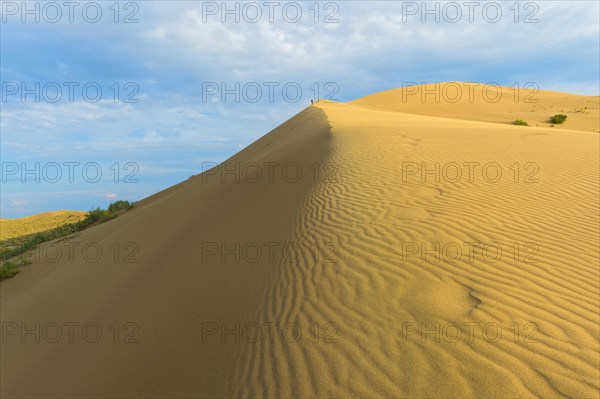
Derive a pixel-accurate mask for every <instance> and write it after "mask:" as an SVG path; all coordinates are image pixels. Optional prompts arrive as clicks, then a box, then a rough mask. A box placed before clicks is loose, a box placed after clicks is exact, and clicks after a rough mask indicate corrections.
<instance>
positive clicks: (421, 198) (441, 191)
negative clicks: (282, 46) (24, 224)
mask: <svg viewBox="0 0 600 399" xmlns="http://www.w3.org/2000/svg"><path fill="white" fill-rule="evenodd" d="M442 85H443V84H442ZM456 85H459V86H463V88H464V90H465V92H464V93H463V96H462V97H461V98H460V99H459V100H458V101H455V99H454V97H452V98H449V97H448V95H447V93H446V95H440V98H439V99H436V98H434V96H433V95H430V96H427V97H425V98H421V96H420V94H416V95H414V94H410V95H409V93H414V92H415V89H416V90H422V89H427V90H434V91H435V90H436V89H435V85H428V86H419V87H417V88H415V87H413V88H405V89H396V90H391V91H386V92H382V93H377V94H374V95H371V96H367V97H364V98H361V99H359V100H356V101H353V102H350V103H328V102H324V101H319V102H317V103H316V104H315V105H314V106H311V107H308V108H307V109H305V110H304V111H302V112H300V113H299V114H298V115H296V116H295V117H293V118H292V119H290V120H289V121H287V122H285V123H284V124H282V125H281V126H279V127H278V128H277V129H275V130H273V131H272V132H270V133H269V134H267V135H265V136H264V137H262V138H261V139H259V140H257V141H256V142H255V143H253V144H252V145H250V146H249V147H247V148H246V149H244V150H243V151H241V152H240V153H238V154H236V155H235V156H234V157H232V158H231V159H229V160H227V161H226V162H225V163H224V164H223V165H221V166H220V167H217V168H215V169H214V170H211V171H208V172H206V173H204V174H202V175H198V176H195V177H193V178H191V179H189V180H187V181H185V182H183V183H180V184H178V185H176V186H174V187H171V188H169V189H167V190H164V191H162V192H160V193H158V194H155V195H154V196H151V197H149V198H147V199H145V200H143V201H141V202H140V203H138V204H136V206H135V207H134V209H132V210H131V211H129V212H127V213H125V214H124V215H122V216H120V217H119V218H117V219H115V220H112V221H109V222H107V223H104V224H102V225H99V226H97V227H94V228H91V229H89V230H86V231H84V232H82V233H81V234H79V235H77V236H76V237H72V238H70V239H66V240H62V241H60V242H58V243H51V244H46V245H45V246H43V248H42V249H41V250H39V251H38V254H41V255H38V257H39V258H40V260H39V261H37V262H34V263H33V264H31V265H28V266H25V267H23V268H22V271H21V273H19V274H18V275H17V276H16V277H15V278H13V279H10V280H7V281H4V282H2V284H1V285H0V294H1V309H0V310H1V313H0V318H1V321H2V329H3V330H2V334H3V336H2V343H1V345H2V346H1V356H0V362H1V364H0V366H1V369H0V377H1V378H0V383H1V384H0V389H1V391H0V393H1V396H2V397H10V398H13V397H15V398H42V397H48V398H50V397H53V398H56V397H70V398H102V397H111V398H127V397H155V398H165V397H186V398H192V397H269V398H275V397H284V398H292V397H293V398H299V397H302V398H308V397H369V398H374V397H382V398H391V397H394V398H404V397H419V398H434V397H439V398H448V397H456V398H464V397H474V398H482V397H495V398H500V397H502V398H529V397H586V398H587V397H598V396H599V395H600V383H599V381H600V373H599V371H598V370H599V368H600V355H599V353H600V348H599V338H600V336H599V325H600V320H599V312H600V309H599V308H600V306H599V295H600V291H599V279H600V270H599V269H600V267H599V265H600V254H599V246H600V245H599V244H600V237H599V234H600V231H599V226H600V220H599V214H600V209H599V193H600V188H599V177H600V176H599V167H600V165H599V156H600V154H599V147H600V141H599V137H600V136H599V134H598V132H599V131H600V126H599V105H600V103H599V98H598V97H590V96H579V95H574V94H565V93H555V92H547V91H535V92H533V91H527V90H523V89H521V90H522V92H521V93H520V97H518V98H515V96H514V92H513V91H511V90H512V89H511V88H506V87H503V88H501V90H502V93H501V96H500V98H499V99H497V100H496V99H494V102H490V99H489V97H486V95H484V94H483V93H484V91H485V90H488V89H486V88H485V87H484V86H483V85H480V86H476V87H474V88H473V97H472V99H471V98H469V97H468V96H469V94H468V92H466V90H467V88H468V87H469V86H468V85H466V84H464V83H460V82H451V83H450V86H449V87H456ZM465 87H466V88H465ZM438 90H442V88H440V89H438ZM448 90H450V89H448ZM496 90H497V89H496ZM526 95H530V96H531V95H532V96H533V97H528V100H536V102H534V103H529V102H524V101H525V97H526ZM436 100H439V101H436ZM557 113H564V114H566V115H567V116H568V118H567V121H566V122H565V123H564V124H562V125H555V126H554V127H551V126H550V124H549V123H547V120H548V119H549V117H550V116H552V115H554V114H557ZM515 119H523V120H525V121H526V122H528V123H529V125H530V126H529V127H525V126H515V125H512V124H511V122H512V121H514V120H515ZM536 125H538V126H536ZM290 165H291V166H290ZM284 167H286V168H287V170H286V172H285V173H282V169H284ZM236 168H237V169H236ZM238 169H239V171H240V172H239V173H237V172H236V170H238ZM297 171H300V174H298V173H296V172H297ZM75 244H77V245H75ZM84 246H87V247H92V246H93V247H94V248H98V247H100V248H101V251H102V252H101V256H99V257H97V259H91V258H92V257H93V255H94V253H93V251H92V250H91V249H90V250H89V252H87V253H86V252H84V251H82V250H81V248H82V247H84ZM57 248H58V249H60V248H62V249H63V250H62V251H59V250H58V249H57ZM68 248H75V249H74V250H73V251H72V253H70V251H68V250H67V249H68ZM53 251H54V252H53ZM50 253H51V254H54V253H58V254H59V255H60V258H59V259H55V258H53V257H52V256H50V255H49V254H50ZM51 258H52V259H51ZM132 261H135V262H132ZM36 323H39V329H38V330H39V333H36V332H35V329H36V327H35V326H36ZM65 323H67V324H68V325H70V326H74V327H73V330H74V333H73V336H72V337H69V333H70V331H69V328H67V327H65V326H64V324H65ZM74 323H79V324H77V325H75V324H74ZM86 323H87V324H86ZM90 323H93V324H90ZM56 325H59V327H57V326H56ZM84 325H88V331H87V332H86V333H82V331H81V330H82V326H84ZM89 325H92V327H89ZM60 326H62V327H60ZM97 327H100V328H101V329H102V332H101V333H100V334H98V332H97ZM25 329H27V331H26V333H24V331H25ZM31 330H33V331H34V332H31ZM56 331H61V332H62V337H61V338H60V339H56ZM99 335H100V337H99V338H98V336H99ZM36 338H39V342H36ZM94 339H97V342H90V341H94ZM52 341H56V342H52Z"/></svg>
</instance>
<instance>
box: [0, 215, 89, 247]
mask: <svg viewBox="0 0 600 399" xmlns="http://www.w3.org/2000/svg"><path fill="white" fill-rule="evenodd" d="M85 214H86V212H82V211H65V210H63V211H52V212H44V213H38V214H37V215H32V216H26V217H22V218H14V219H12V218H2V219H0V228H1V229H2V231H1V232H0V241H4V240H9V239H12V238H18V237H22V236H28V235H32V234H35V233H40V232H42V231H46V230H50V229H53V228H55V227H59V226H62V225H64V224H68V223H77V222H79V221H80V220H82V219H83V218H84V217H85Z"/></svg>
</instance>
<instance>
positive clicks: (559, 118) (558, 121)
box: [550, 114, 567, 125]
mask: <svg viewBox="0 0 600 399" xmlns="http://www.w3.org/2000/svg"><path fill="white" fill-rule="evenodd" d="M566 120H567V115H565V114H556V115H554V116H553V117H551V118H550V122H552V123H554V124H556V125H560V124H561V123H564V121H566Z"/></svg>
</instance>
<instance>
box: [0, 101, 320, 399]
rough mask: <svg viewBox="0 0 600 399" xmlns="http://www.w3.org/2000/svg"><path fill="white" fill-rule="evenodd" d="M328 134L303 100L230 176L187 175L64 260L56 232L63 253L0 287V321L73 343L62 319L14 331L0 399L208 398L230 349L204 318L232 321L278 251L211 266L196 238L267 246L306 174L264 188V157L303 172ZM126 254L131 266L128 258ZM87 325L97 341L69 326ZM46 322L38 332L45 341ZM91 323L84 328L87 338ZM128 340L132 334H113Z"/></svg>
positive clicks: (292, 207)
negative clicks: (205, 335) (207, 331)
mask: <svg viewBox="0 0 600 399" xmlns="http://www.w3.org/2000/svg"><path fill="white" fill-rule="evenodd" d="M329 140H330V133H329V126H328V124H327V119H326V117H325V115H324V113H323V111H321V110H320V109H318V108H314V107H313V108H310V109H307V110H305V111H303V112H301V113H300V114H298V115H296V116H295V117H293V118H292V119H291V120H289V121H287V122H286V123H284V124H283V125H281V126H280V127H278V128H277V129H275V130H274V131H273V132H271V133H269V134H267V135H266V136H264V137H262V138H261V139H259V140H258V141H256V142H255V143H253V144H252V145H251V146H249V147H248V148H246V149H244V150H243V151H241V152H240V153H238V154H237V155H235V156H234V157H232V158H231V159H229V160H228V161H227V163H228V166H227V169H228V170H235V168H236V165H238V167H239V168H240V170H243V168H244V167H246V172H245V174H244V175H243V177H245V178H246V179H242V178H240V180H239V183H236V181H235V179H236V176H235V175H231V174H230V175H225V174H223V175H222V174H221V173H214V174H212V175H210V176H206V181H203V179H205V177H204V176H202V175H200V176H196V177H194V178H192V179H190V180H188V181H185V182H183V183H181V184H178V185H176V186H174V187H172V188H170V189H167V190H165V191H163V192H160V193H158V194H156V195H154V196H151V197H149V198H147V199H146V200H144V201H141V202H140V203H138V204H136V206H135V208H134V209H133V210H131V211H130V212H128V213H127V214H125V215H122V216H121V217H119V218H117V219H115V220H112V221H109V222H107V223H105V224H102V225H99V226H97V227H94V228H92V229H89V230H86V231H84V232H82V233H81V234H80V235H78V236H77V237H75V238H73V239H71V240H70V241H68V242H70V243H71V247H73V248H75V249H74V250H73V253H74V256H73V257H72V258H70V257H69V250H68V247H66V245H68V244H67V241H63V242H62V243H61V244H62V248H63V250H62V251H61V255H62V259H60V260H56V261H55V260H54V259H52V261H50V260H49V258H50V257H54V256H55V254H56V251H51V250H49V251H45V252H47V256H45V257H44V258H46V259H45V261H41V262H37V263H34V264H32V265H29V266H27V267H24V268H23V269H22V272H21V273H20V275H19V276H17V278H14V279H11V280H8V281H6V282H3V283H2V286H1V289H0V291H1V294H2V309H1V314H0V316H1V321H2V323H4V324H5V323H17V324H18V325H19V326H20V325H21V323H26V324H25V326H26V327H27V328H31V329H33V328H34V325H35V323H36V322H39V323H41V324H40V326H41V328H43V327H44V326H50V327H48V328H49V329H51V328H52V327H51V326H52V324H51V323H59V324H61V325H62V324H63V323H80V327H79V329H75V331H76V335H75V339H74V340H73V342H68V338H69V337H68V336H64V335H65V334H67V333H68V331H69V330H68V328H67V327H63V329H62V330H63V337H62V339H61V340H60V341H59V342H58V343H52V342H48V340H47V339H44V335H42V337H41V342H40V343H36V342H35V336H26V337H25V343H21V342H20V341H21V340H20V334H17V335H15V336H13V335H11V336H10V337H9V339H8V340H7V342H6V343H2V348H1V349H2V351H1V352H2V356H1V360H0V361H1V370H2V373H1V377H2V378H1V390H2V397H25V398H32V397H53V398H56V397H76V398H84V397H89V398H91V397H93V398H98V397H118V398H122V397H157V398H158V397H160V398H165V397H185V396H188V397H215V396H221V395H222V392H223V389H224V387H225V386H227V382H226V381H225V376H226V375H228V369H229V368H230V367H231V365H232V364H234V359H235V353H236V351H238V350H239V348H238V347H239V345H238V344H236V343H235V342H233V343H231V344H229V343H228V344H227V345H223V344H221V343H218V342H217V343H216V344H210V343H205V342H202V326H203V323H219V324H220V323H228V325H230V326H232V325H234V324H235V323H236V322H238V323H244V322H245V321H246V320H247V318H248V316H249V315H252V314H253V312H255V311H256V307H257V306H258V305H259V303H260V298H261V293H262V291H263V285H264V283H265V282H266V281H267V278H266V277H267V276H268V275H269V274H270V273H271V272H272V269H273V268H274V267H276V266H277V265H278V263H279V257H280V254H281V252H280V251H279V252H277V251H275V252H274V259H273V261H268V262H258V263H256V264H250V265H249V264H247V263H246V262H243V261H242V260H238V259H236V258H235V256H226V259H225V261H224V262H223V261H221V257H220V253H221V252H220V251H219V253H218V254H217V255H213V256H210V257H207V258H206V259H203V258H202V251H203V249H205V248H208V247H203V243H204V244H206V243H208V245H212V244H214V243H215V244H216V245H219V246H220V245H221V243H226V245H230V246H228V247H227V248H228V249H231V248H234V245H235V243H236V242H238V243H240V245H242V246H243V245H244V244H249V243H259V244H261V248H263V249H264V246H262V243H263V242H280V241H281V237H286V236H287V235H288V233H289V230H290V228H291V223H292V221H293V220H294V215H295V214H296V212H297V210H298V208H299V207H300V206H301V204H302V202H301V201H302V199H303V198H304V196H305V195H306V194H307V192H308V191H309V189H310V188H311V187H312V184H313V180H312V178H311V177H310V176H308V175H306V176H303V178H301V179H299V180H298V181H296V182H287V181H282V179H281V177H280V176H281V169H282V167H279V168H278V169H275V171H277V172H279V175H274V176H277V180H275V181H276V182H277V184H273V183H270V182H269V180H268V179H267V178H266V177H265V176H267V175H268V173H269V171H268V170H267V169H268V165H267V164H269V163H279V164H281V165H284V164H288V163H289V164H291V163H296V164H298V165H300V167H301V169H302V170H304V171H308V170H309V168H310V166H311V165H313V164H315V163H316V162H320V161H321V160H322V159H324V158H325V157H326V156H327V154H328V151H329ZM248 165H258V166H260V168H261V169H262V171H261V173H263V177H262V178H260V179H254V178H255V177H256V176H257V174H256V173H257V172H256V169H255V168H252V167H251V166H248ZM265 165H267V166H265ZM289 174H290V176H292V171H290V172H289ZM240 176H242V172H240ZM252 179H254V180H256V181H255V182H251V181H250V180H252ZM75 244H78V245H77V246H75ZM87 244H90V245H93V246H94V247H96V246H98V247H100V248H101V250H102V256H101V257H100V258H99V260H98V261H95V262H94V261H90V260H89V259H91V258H94V257H95V256H96V255H95V252H94V251H93V249H90V250H89V253H88V254H87V255H86V256H87V258H88V260H86V258H84V252H83V250H81V248H82V247H83V246H84V245H87ZM115 245H116V247H115ZM211 248H212V247H211ZM117 249H118V251H119V252H117ZM45 252H44V251H42V252H41V253H42V254H43V253H45ZM205 252H206V251H205ZM117 253H118V261H117V262H115V259H116V258H115V254H117ZM249 256H254V255H249ZM262 259H266V257H265V255H263V257H262ZM132 260H134V261H135V260H138V262H137V263H127V262H128V261H132ZM89 322H91V323H97V324H98V325H99V326H100V327H101V328H102V330H103V331H102V339H100V340H99V342H97V343H88V342H86V341H85V340H84V339H83V338H82V334H81V332H80V331H81V326H83V325H84V324H85V323H89ZM115 322H118V323H119V324H118V325H119V327H120V329H121V331H120V334H121V336H120V337H119V339H118V341H119V343H118V344H115V343H114V339H113V338H114V335H115V331H114V330H113V329H114V323H115ZM128 322H131V323H135V325H137V326H138V327H139V331H137V332H136V331H135V329H136V327H134V326H132V325H125V324H126V323H128ZM111 328H113V329H111ZM54 331H55V330H52V331H50V330H48V331H47V333H48V337H49V338H50V339H53V338H54ZM95 331H96V330H95V329H94V327H93V326H92V327H90V330H89V334H88V335H90V336H91V339H92V340H93V339H94V338H95V335H94V333H95ZM19 332H20V331H19ZM127 338H132V339H137V340H139V342H137V343H123V340H125V339H127Z"/></svg>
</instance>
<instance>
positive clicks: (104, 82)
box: [0, 0, 600, 217]
mask: <svg viewBox="0 0 600 399" xmlns="http://www.w3.org/2000/svg"><path fill="white" fill-rule="evenodd" d="M0 4H1V13H2V23H1V25H0V26H1V35H0V41H1V43H0V44H1V50H0V51H1V54H0V55H1V61H0V72H1V81H2V88H1V91H2V93H1V94H2V102H1V111H0V117H1V122H0V128H1V151H0V152H1V154H0V155H1V157H2V192H1V198H0V199H1V214H2V217H20V216H25V215H29V214H33V213H38V212H43V211H49V210H56V209H80V210H90V209H92V208H94V207H97V206H100V207H105V206H106V205H107V204H108V203H109V202H112V201H114V200H115V199H127V200H139V199H142V198H144V197H146V196H148V195H150V194H153V193H155V192H157V191H159V190H161V189H164V188H166V187H169V186H171V185H173V184H175V183H177V182H180V181H182V180H185V179H187V178H188V177H189V176H190V175H192V174H196V173H199V172H201V171H202V170H203V168H206V166H207V165H212V163H214V162H220V161H223V160H224V159H225V158H227V157H229V156H231V155H232V154H234V153H235V152H237V151H239V149H241V148H243V147H245V146H247V145H248V144H250V143H252V142H253V141H254V140H256V139H257V138H258V137H260V136H262V135H263V134H265V133H267V132H268V131H270V130H272V129H273V128H275V127H276V126H278V125H279V124H281V123H282V122H284V121H285V120H287V119H288V118H289V117H291V116H292V115H294V114H296V113H297V112H299V111H300V110H302V109H303V108H305V107H306V106H307V105H308V104H309V103H310V99H311V98H317V97H320V98H330V99H336V100H340V101H347V100H352V99H355V98H358V97H361V96H364V95H367V94H370V93H372V92H377V91H381V90H384V89H390V88H395V87H401V86H403V85H406V84H414V83H424V82H436V81H453V80H456V81H477V82H482V83H490V82H494V83H497V84H501V85H507V86H511V85H514V84H518V85H520V86H523V85H526V84H529V83H531V82H533V83H534V84H535V85H537V86H539V87H540V88H541V89H548V90H559V91H567V92H572V93H580V94H590V95H598V94H599V93H598V92H599V74H600V69H599V68H600V66H599V62H600V61H599V59H600V50H599V49H600V43H599V35H600V31H599V18H598V15H599V13H600V9H599V2H598V1H596V0H591V1H585V0H584V1H535V2H532V1H519V2H517V1H497V2H486V1H474V2H466V1H465V2H460V1H459V2H434V1H429V2H426V3H425V2H422V1H419V2H402V1H323V2H315V1H308V2H276V1H272V2H268V1H265V2H233V1H229V2H221V1H219V2H200V1H129V2H128V1H122V2H118V3H116V2H115V1H112V0H111V1H96V2H79V1H75V2H72V3H65V2H63V1H57V2H29V3H23V2H21V1H17V2H13V1H2V2H1V3H0Z"/></svg>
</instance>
